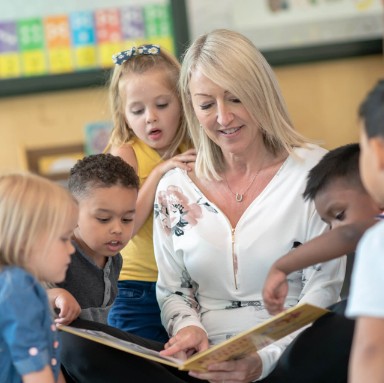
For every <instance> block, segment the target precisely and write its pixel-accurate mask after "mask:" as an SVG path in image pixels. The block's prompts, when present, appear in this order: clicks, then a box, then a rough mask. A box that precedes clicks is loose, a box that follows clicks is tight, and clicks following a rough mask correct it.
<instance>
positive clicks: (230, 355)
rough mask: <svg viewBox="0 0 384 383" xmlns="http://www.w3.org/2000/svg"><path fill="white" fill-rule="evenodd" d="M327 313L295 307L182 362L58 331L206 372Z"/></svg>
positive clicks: (105, 338) (100, 336)
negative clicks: (215, 363) (208, 368)
mask: <svg viewBox="0 0 384 383" xmlns="http://www.w3.org/2000/svg"><path fill="white" fill-rule="evenodd" d="M328 312H329V310H327V309H323V308H321V307H316V306H313V305H310V304H308V303H304V304H299V305H297V306H295V307H292V308H290V309H288V310H285V311H283V312H282V313H280V314H278V315H276V316H274V317H272V318H270V319H268V320H266V321H265V322H263V323H261V324H259V325H257V326H255V327H253V328H251V329H249V330H247V331H244V332H242V333H240V334H238V335H235V336H234V337H232V338H230V339H228V340H227V341H225V342H222V343H220V344H217V345H215V346H213V347H211V348H209V349H208V350H205V351H202V352H199V353H197V354H195V355H193V356H191V357H190V358H188V359H187V360H186V361H182V360H180V359H177V358H172V357H165V356H162V355H160V353H159V352H158V351H154V350H151V349H148V348H146V347H143V346H139V345H137V344H135V343H131V342H128V341H125V340H122V339H118V338H116V337H114V336H111V335H108V334H105V333H104V332H102V331H94V330H85V329H79V328H75V327H69V326H64V325H60V326H59V327H58V328H59V329H60V330H63V331H67V332H70V333H72V334H75V335H78V336H81V337H84V338H87V339H90V340H93V341H95V342H98V343H101V344H104V345H107V346H110V347H114V348H117V349H119V350H122V351H125V352H128V353H130V354H134V355H138V356H141V357H143V358H146V359H150V360H153V361H156V362H159V363H163V364H167V365H169V366H172V367H176V368H179V369H180V370H186V371H189V370H195V371H206V370H207V367H208V366H209V365H210V364H212V363H214V362H222V361H225V360H230V359H239V358H241V357H243V356H245V355H248V354H250V353H252V352H255V351H257V350H261V349H262V348H263V347H266V346H268V345H269V344H271V343H273V342H275V341H276V340H278V339H281V338H283V337H284V336H286V335H288V334H291V333H293V332H294V331H296V330H298V329H300V328H302V327H304V326H306V325H308V324H310V323H312V322H313V321H314V320H316V319H317V318H319V317H321V316H322V315H324V314H326V313H328Z"/></svg>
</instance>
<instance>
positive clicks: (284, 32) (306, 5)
mask: <svg viewBox="0 0 384 383" xmlns="http://www.w3.org/2000/svg"><path fill="white" fill-rule="evenodd" d="M187 10H188V14H189V26H190V35H191V38H192V39H195V38H196V37H197V36H199V35H201V34H203V33H206V32H209V31H210V30H212V29H215V28H229V29H234V30H237V31H239V32H241V33H243V34H244V35H246V36H247V37H248V38H250V39H251V40H252V41H253V42H254V43H255V45H256V46H257V47H258V48H259V49H260V50H262V51H268V50H278V49H287V48H300V47H309V46H310V47H313V46H321V45H324V44H337V43H348V42H356V41H360V42H364V41H369V40H374V39H382V38H383V33H384V29H383V6H382V4H381V0H236V1H232V0H221V1H220V2H218V1H216V0H187Z"/></svg>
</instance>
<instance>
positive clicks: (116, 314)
mask: <svg viewBox="0 0 384 383" xmlns="http://www.w3.org/2000/svg"><path fill="white" fill-rule="evenodd" d="M118 287H119V291H118V294H117V297H116V299H115V302H114V303H113V306H112V308H111V310H110V312H109V315H108V324H109V325H110V326H113V327H117V328H119V329H121V330H124V331H127V332H129V333H131V334H135V335H139V336H141V337H143V338H147V339H152V340H156V341H158V342H162V343H165V342H167V341H168V334H167V332H166V331H165V329H164V327H163V325H162V324H161V320H160V309H159V305H158V303H157V299H156V282H142V281H119V282H118Z"/></svg>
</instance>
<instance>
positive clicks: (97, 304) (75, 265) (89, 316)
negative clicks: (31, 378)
mask: <svg viewBox="0 0 384 383" xmlns="http://www.w3.org/2000/svg"><path fill="white" fill-rule="evenodd" d="M68 188H69V190H70V192H71V193H72V195H73V196H74V197H75V198H76V199H77V201H78V204H79V219H78V223H77V227H76V228H75V230H74V232H73V236H72V243H73V245H74V247H75V249H76V251H75V253H74V254H72V259H71V264H70V266H69V268H68V270H67V274H66V278H65V280H64V282H62V283H59V284H57V285H56V286H55V288H52V289H50V290H49V291H48V295H49V297H50V301H51V304H52V305H53V307H55V309H56V311H57V312H58V317H57V319H56V323H61V324H69V323H71V322H72V321H73V320H74V319H76V318H77V317H80V318H82V319H86V320H92V321H95V322H100V323H107V317H108V312H109V310H110V307H111V306H112V303H113V301H114V300H115V297H116V294H117V280H118V277H119V273H120V270H121V266H122V257H121V254H120V250H121V249H123V248H124V247H125V246H126V244H127V243H128V241H129V240H130V238H131V236H132V230H133V220H134V217H135V211H136V200H137V194H138V188H139V181H138V177H137V175H136V173H135V171H134V169H133V168H132V167H131V166H130V165H128V164H127V163H126V162H125V161H123V160H122V159H121V158H120V157H116V156H113V155H111V154H95V155H90V156H87V157H85V158H83V159H81V160H79V161H78V162H77V163H76V164H75V166H74V167H73V168H72V169H71V171H70V176H69V180H68Z"/></svg>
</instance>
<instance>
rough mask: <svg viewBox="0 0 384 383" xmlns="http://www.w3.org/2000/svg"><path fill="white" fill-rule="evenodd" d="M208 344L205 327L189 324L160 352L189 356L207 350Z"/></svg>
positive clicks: (166, 354) (183, 356)
mask: <svg viewBox="0 0 384 383" xmlns="http://www.w3.org/2000/svg"><path fill="white" fill-rule="evenodd" d="M208 346H209V343H208V337H207V333H206V332H205V331H204V330H203V329H201V328H200V327H197V326H187V327H184V328H182V329H181V330H180V331H179V332H178V333H177V334H176V335H175V336H173V337H172V338H171V339H170V340H169V341H168V342H167V343H166V344H165V345H164V350H163V351H161V352H160V354H161V355H163V356H175V357H178V358H180V356H181V357H182V358H188V357H189V356H191V355H192V354H195V353H196V352H200V351H204V350H206V349H207V348H208Z"/></svg>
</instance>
